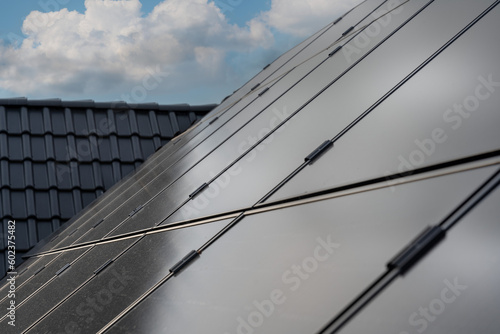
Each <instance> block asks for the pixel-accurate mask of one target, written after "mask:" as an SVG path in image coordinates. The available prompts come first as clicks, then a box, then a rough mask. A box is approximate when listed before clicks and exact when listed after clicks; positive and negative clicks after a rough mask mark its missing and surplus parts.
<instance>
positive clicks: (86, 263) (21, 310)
mask: <svg viewBox="0 0 500 334" xmlns="http://www.w3.org/2000/svg"><path fill="white" fill-rule="evenodd" d="M132 242H133V240H130V239H129V240H125V241H117V242H114V243H110V244H104V245H98V246H95V247H94V248H93V249H91V250H90V251H88V252H87V253H86V254H85V255H83V256H82V257H81V258H79V259H78V260H77V261H75V262H74V263H72V264H71V267H69V268H67V269H66V270H65V271H63V272H61V273H60V274H59V275H57V276H56V277H55V279H53V280H52V281H51V282H50V283H49V284H47V285H44V286H43V287H42V288H41V289H40V290H38V291H37V292H36V293H34V294H33V295H31V296H30V298H29V299H28V300H26V302H25V303H24V304H23V305H21V306H18V307H17V309H16V315H17V317H16V318H17V321H16V326H15V329H16V331H17V333H21V332H22V331H23V330H25V329H27V328H28V327H29V326H30V325H31V324H32V323H33V322H34V321H36V320H38V319H39V318H40V317H42V316H43V315H44V314H45V313H46V312H48V311H49V310H50V309H51V308H52V307H54V306H56V305H57V304H58V303H59V302H60V301H61V300H63V299H64V298H66V296H68V295H69V294H70V293H72V292H73V291H74V290H75V289H76V288H78V286H80V285H81V284H82V283H84V282H85V281H86V280H88V279H89V278H91V277H92V276H93V275H94V271H95V270H97V269H98V268H99V267H100V266H101V265H103V264H104V263H106V262H107V261H108V260H109V259H112V258H113V257H114V256H116V255H118V254H119V253H120V252H121V251H122V250H123V249H125V248H126V247H127V246H128V245H130V244H132ZM67 263H69V262H67ZM63 267H64V266H62V267H60V268H58V269H57V270H58V271H59V270H61V269H62V268H63ZM45 270H46V269H45ZM47 272H48V270H47ZM42 273H43V271H42ZM31 284H32V283H31V282H30V283H29V284H28V285H27V286H30V285H31ZM16 297H17V296H16ZM20 298H21V297H19V299H17V300H18V301H19V302H21V301H23V299H20Z"/></svg>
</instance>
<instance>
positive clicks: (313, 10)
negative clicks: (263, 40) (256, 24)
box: [262, 0, 361, 37]
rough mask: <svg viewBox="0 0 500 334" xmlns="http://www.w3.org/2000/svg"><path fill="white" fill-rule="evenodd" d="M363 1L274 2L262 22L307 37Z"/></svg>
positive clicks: (279, 29)
mask: <svg viewBox="0 0 500 334" xmlns="http://www.w3.org/2000/svg"><path fill="white" fill-rule="evenodd" d="M360 2H361V0H337V1H332V0H293V1H290V0H272V3H271V9H270V10H269V11H267V12H265V13H263V14H262V20H263V21H264V22H266V23H267V24H268V25H269V26H270V27H273V28H275V29H277V30H278V31H280V32H282V33H286V34H291V35H294V36H300V37H306V36H309V35H311V34H312V33H314V32H316V31H317V30H319V29H320V28H322V27H323V26H324V25H326V24H328V23H329V22H332V21H333V20H334V19H335V18H337V17H339V16H340V15H342V14H344V13H345V12H346V11H348V10H349V9H351V8H352V7H354V6H355V5H357V4H359V3H360Z"/></svg>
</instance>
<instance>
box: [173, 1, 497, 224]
mask: <svg viewBox="0 0 500 334" xmlns="http://www.w3.org/2000/svg"><path fill="white" fill-rule="evenodd" d="M492 2H493V1H491V0H489V1H485V0H482V1H480V2H475V3H470V2H464V1H457V2H452V3H450V2H449V1H444V0H442V1H435V2H433V3H431V4H430V5H429V6H428V7H427V8H425V9H424V11H423V12H422V13H420V14H419V15H417V16H416V17H415V18H414V19H413V20H412V21H410V22H409V23H408V24H407V25H405V26H404V27H402V28H401V29H400V30H399V31H398V32H397V33H396V34H394V35H393V36H392V37H391V38H389V39H388V40H387V41H385V42H384V43H383V44H382V45H381V46H380V47H378V48H377V49H375V50H374V51H373V52H372V53H371V54H370V55H369V56H368V57H367V58H365V59H363V60H362V61H361V62H360V63H358V64H357V65H356V66H355V67H354V68H352V69H351V70H350V71H348V72H347V73H346V74H345V75H343V76H342V77H341V78H340V79H339V80H338V81H336V82H335V83H334V84H333V85H331V86H330V87H329V88H328V89H326V90H325V91H324V92H323V93H322V94H320V95H319V96H318V97H316V98H315V99H314V100H313V101H312V102H311V103H309V104H308V105H307V106H306V107H305V108H304V109H302V110H301V111H300V112H299V113H297V114H296V115H295V116H294V117H292V118H291V119H290V120H289V121H288V122H286V123H285V124H284V125H283V126H282V131H280V132H275V133H274V134H273V137H272V138H270V139H267V140H266V141H264V142H263V144H261V145H260V146H259V147H257V148H256V149H255V150H253V151H252V152H250V153H248V154H247V155H246V156H245V157H243V158H242V159H241V160H240V161H239V163H238V165H237V167H235V168H234V169H233V170H232V173H226V174H225V175H222V176H221V177H220V178H219V179H217V180H215V181H214V182H213V183H212V184H211V185H210V187H209V188H207V189H206V190H205V191H204V192H206V195H205V196H203V195H204V194H203V193H202V194H201V195H199V196H198V198H195V200H194V201H192V202H190V203H188V205H185V206H184V207H183V208H182V209H181V210H179V212H177V213H176V214H175V215H174V216H172V217H171V218H169V222H174V221H177V220H183V219H188V218H193V217H199V216H203V215H208V214H214V213H217V212H223V211H226V210H232V209H237V208H239V207H243V206H248V205H253V204H255V203H256V202H257V201H258V200H259V199H260V198H262V197H263V196H264V195H266V193H267V192H269V191H270V190H271V189H272V188H273V186H275V185H277V184H278V183H280V182H281V181H282V180H284V179H285V178H286V177H287V176H288V175H289V174H290V173H291V172H292V171H294V170H295V169H296V168H297V167H298V166H299V165H301V164H302V163H303V162H304V158H305V157H306V156H307V155H309V154H310V153H311V152H312V151H313V150H314V149H316V148H317V147H318V145H319V144H321V143H322V142H324V141H325V140H326V139H329V138H333V137H334V136H335V135H336V134H338V133H339V132H340V131H342V129H344V128H345V127H346V126H347V125H348V124H350V123H351V122H352V121H353V120H354V119H356V117H358V116H359V115H360V114H361V113H363V112H364V111H365V110H367V109H368V108H369V107H370V106H371V105H372V104H373V103H375V102H376V101H377V100H378V99H380V98H381V97H383V96H384V94H386V93H387V91H389V90H390V89H391V88H393V87H394V86H395V85H397V84H398V82H400V81H401V80H403V79H404V78H405V76H407V75H408V74H410V73H411V72H412V71H413V70H414V69H415V68H416V67H417V66H419V65H420V64H421V63H423V62H424V61H425V60H426V59H427V58H428V57H430V56H431V55H432V54H433V53H434V52H436V51H437V50H438V49H439V48H440V47H441V46H442V45H443V44H444V43H446V42H447V41H448V40H449V39H451V38H452V37H453V36H454V35H455V34H457V33H458V32H459V31H460V30H461V29H462V28H464V27H465V26H466V25H467V22H469V20H472V19H473V18H475V17H476V16H477V15H478V14H480V13H481V12H482V11H483V10H484V9H486V8H487V7H488V5H490V4H491V3H492ZM416 4H422V5H423V3H422V2H421V3H418V2H416V3H413V5H412V6H413V7H412V8H413V10H414V11H415V10H416V8H415V7H417V8H418V6H416ZM401 14H402V13H401ZM394 20H396V17H394ZM443 20H449V21H450V24H448V25H446V29H440V28H441V26H442V21H443ZM408 36H411V39H409V37H408ZM403 46H404V48H403ZM492 48H493V47H492ZM394 50H404V57H401V55H399V54H396V53H395V52H394ZM336 56H339V57H337V58H336V57H333V58H332V59H330V60H329V61H328V62H326V63H325V65H326V67H327V68H328V65H330V64H336V61H342V59H341V55H336ZM403 59H404V61H402V60H403ZM344 61H345V60H344ZM344 67H345V66H344ZM320 69H321V71H320V70H319V69H318V70H316V71H315V72H314V73H313V74H312V76H311V77H310V79H311V80H314V79H315V78H318V80H321V79H319V78H320V77H327V78H329V79H332V80H333V78H335V77H336V76H337V73H339V72H337V71H338V70H339V69H338V68H335V65H332V72H333V74H332V73H331V72H330V71H328V70H327V69H323V68H320ZM339 74H340V73H339ZM381 78H384V80H381ZM297 94H300V92H298V93H297ZM417 98H418V97H417ZM289 99H290V100H293V98H292V97H290V98H289ZM492 103H493V102H492ZM285 105H286V102H285ZM376 111H377V110H376ZM376 111H375V112H376ZM374 117H376V116H374ZM424 121H425V119H424ZM391 122H392V121H391V119H390V118H389V119H385V120H383V121H382V123H383V124H384V125H385V126H387V123H391ZM362 123H363V121H362V122H361V123H360V124H359V125H361V124H362ZM353 129H356V127H354V128H353ZM417 129H418V128H417ZM370 131H372V132H373V131H376V130H374V129H370ZM368 134H369V133H368ZM364 135H367V134H364ZM391 140H393V141H397V142H399V139H396V138H391ZM356 148H358V149H359V150H363V149H364V148H365V146H363V145H356ZM336 149H337V147H334V148H333V149H331V150H330V152H335V151H336ZM378 149H379V150H380V151H382V152H384V150H386V148H385V147H383V146H381V147H378ZM330 152H329V153H330ZM330 154H331V153H330ZM363 154H364V153H359V154H356V153H353V152H352V151H350V152H349V153H348V156H347V157H345V158H344V161H342V163H343V164H344V165H343V166H342V169H341V170H340V171H339V173H338V174H340V175H342V174H343V173H346V174H347V173H349V172H350V171H355V170H357V169H358V167H362V166H357V165H353V164H350V162H351V161H352V160H353V159H360V158H361V157H359V155H363ZM379 160H382V159H379ZM319 162H321V159H320V160H319V161H318V163H319ZM364 167H365V168H368V169H369V168H370V164H367V165H366V166H364ZM322 172H323V173H318V174H313V175H312V176H310V178H311V180H314V179H316V178H319V179H321V178H322V177H323V174H328V173H330V172H331V171H329V170H327V171H322ZM300 174H301V173H299V175H300ZM381 175H383V174H381ZM381 175H377V176H381ZM222 185H223V186H222ZM235 194H238V196H235ZM203 197H204V198H203ZM202 200H204V202H202V203H200V204H199V205H198V207H196V203H197V202H199V201H202Z"/></svg>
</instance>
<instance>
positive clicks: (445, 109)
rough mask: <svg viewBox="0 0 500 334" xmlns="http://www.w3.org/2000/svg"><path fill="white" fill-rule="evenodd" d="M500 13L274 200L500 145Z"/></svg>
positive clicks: (479, 25) (469, 34)
mask: <svg viewBox="0 0 500 334" xmlns="http://www.w3.org/2000/svg"><path fill="white" fill-rule="evenodd" d="M431 6H432V5H431ZM429 9H430V7H429ZM499 16H500V9H499V8H498V6H497V7H496V8H495V9H493V10H492V11H491V12H490V13H489V14H487V15H486V16H485V17H484V18H483V19H482V20H481V21H480V22H478V23H477V24H476V25H475V26H473V27H472V28H471V29H470V30H468V31H467V32H466V33H465V34H464V35H463V36H462V37H460V38H459V39H458V40H457V41H455V42H454V43H453V44H452V45H451V46H449V47H448V49H446V50H445V51H444V52H443V53H442V54H440V55H439V56H438V57H437V58H435V59H434V60H433V61H432V62H431V63H430V64H428V65H427V66H426V67H425V68H423V69H422V70H421V71H420V72H419V73H417V74H416V75H415V76H414V77H413V78H411V79H410V80H409V81H408V82H407V83H406V84H405V85H403V86H402V87H401V88H400V89H398V90H397V91H396V92H395V93H394V94H393V95H392V96H390V97H389V98H388V99H387V100H385V101H384V102H383V103H382V104H380V105H379V106H378V107H377V108H376V109H375V110H373V111H372V113H371V114H370V115H368V116H367V117H366V118H365V119H363V120H362V121H361V122H360V123H359V124H357V125H355V126H354V128H352V129H351V130H349V131H348V132H347V133H346V134H345V135H344V136H343V137H342V138H340V139H339V140H338V141H337V142H336V143H335V146H334V148H333V149H331V150H330V151H328V152H327V153H325V154H324V156H322V157H321V158H320V159H319V160H318V161H316V162H315V163H314V164H313V165H311V166H308V167H306V168H305V169H304V170H302V171H301V172H300V173H299V174H297V175H296V176H295V177H294V178H293V179H292V180H290V181H289V182H288V183H287V184H285V185H284V186H283V187H282V188H281V189H280V190H279V191H278V192H277V193H276V194H274V195H273V196H272V197H271V198H270V199H269V200H268V201H274V200H280V199H283V198H286V197H290V196H296V195H301V194H305V193H308V192H311V191H317V190H322V189H325V188H332V187H336V186H342V185H346V184H350V183H354V182H358V181H362V180H366V179H370V178H375V177H381V176H387V175H391V174H396V173H402V172H406V171H408V170H413V169H417V168H421V167H424V166H428V165H432V164H437V163H442V162H446V161H450V160H454V159H459V158H462V157H467V156H471V155H475V154H480V153H485V152H488V151H492V150H495V149H499V148H500V132H499V131H498V125H499V124H500V113H499V112H498V106H499V105H500V91H499V86H500V84H499V83H498V82H499V81H500V68H499V67H498V59H499V58H500V43H496V34H495V33H494V32H495V31H498V29H500V24H499V22H500V21H499ZM388 182H397V181H391V180H390V179H388Z"/></svg>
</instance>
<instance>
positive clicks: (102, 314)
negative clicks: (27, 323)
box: [31, 220, 229, 333]
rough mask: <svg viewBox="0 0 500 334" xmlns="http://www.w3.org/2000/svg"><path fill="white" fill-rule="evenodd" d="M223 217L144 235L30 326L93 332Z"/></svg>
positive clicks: (155, 280)
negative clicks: (200, 223)
mask: <svg viewBox="0 0 500 334" xmlns="http://www.w3.org/2000/svg"><path fill="white" fill-rule="evenodd" d="M228 223H229V221H227V220H223V221H218V222H214V223H209V224H204V225H198V226H194V227H188V228H184V229H178V230H173V231H167V232H163V233H157V234H152V235H149V236H146V237H145V238H143V239H142V240H140V241H139V242H138V243H137V244H135V245H134V246H133V247H132V248H130V249H129V250H128V251H127V252H125V253H124V254H123V255H122V256H120V257H118V258H117V259H116V260H115V261H114V262H113V263H112V264H111V265H110V266H109V267H107V268H106V269H104V270H103V271H102V272H100V273H99V274H98V275H97V276H96V277H94V278H93V279H92V280H91V281H90V282H89V283H88V284H86V285H85V286H84V287H83V288H82V289H81V290H80V291H78V292H77V293H76V294H74V295H73V296H71V297H70V298H69V299H68V300H67V301H65V302H64V303H63V304H62V305H61V306H59V307H58V308H57V309H55V310H54V311H53V312H51V313H50V314H49V315H48V316H47V317H46V318H45V319H43V320H42V321H41V322H40V323H39V324H37V325H36V327H34V328H33V330H32V331H31V332H33V333H64V332H65V331H70V333H96V332H97V331H98V330H99V329H101V328H102V327H103V326H104V325H106V324H107V323H108V322H109V321H111V320H112V319H113V318H114V317H115V316H117V315H118V314H119V313H120V312H121V311H123V310H124V309H125V308H126V307H127V306H129V305H130V304H131V303H133V302H134V301H135V300H136V299H137V298H139V297H140V296H141V295H142V294H143V293H144V292H146V291H147V290H148V289H150V288H151V287H152V286H153V285H155V284H156V283H158V282H159V281H160V280H161V279H162V278H164V277H165V276H167V275H168V273H169V268H171V267H173V266H174V265H175V264H176V263H177V262H178V261H179V260H181V259H182V258H183V257H184V256H185V255H186V254H187V253H188V252H189V251H191V250H193V249H197V248H198V247H200V246H201V245H202V244H203V243H205V242H206V241H208V240H209V239H210V238H211V237H212V236H213V235H214V234H215V233H217V232H218V231H219V230H220V229H222V228H223V227H224V226H225V225H227V224H228ZM202 256H203V255H202ZM199 260H200V259H198V260H196V261H199ZM171 279H177V278H176V277H173V278H171ZM167 283H168V282H167ZM167 283H165V284H167Z"/></svg>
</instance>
